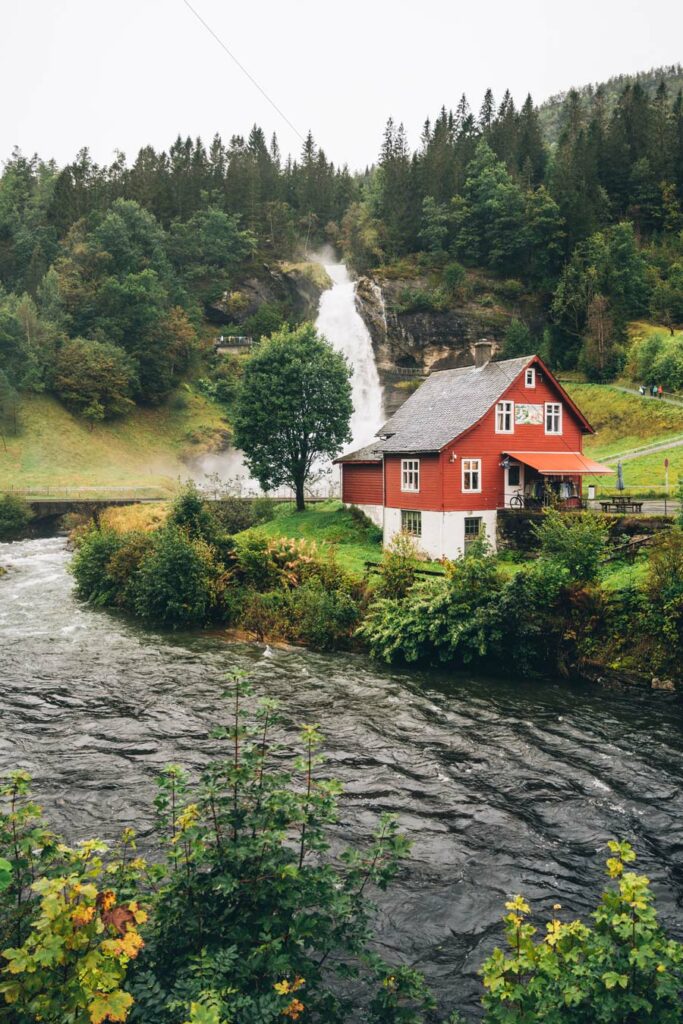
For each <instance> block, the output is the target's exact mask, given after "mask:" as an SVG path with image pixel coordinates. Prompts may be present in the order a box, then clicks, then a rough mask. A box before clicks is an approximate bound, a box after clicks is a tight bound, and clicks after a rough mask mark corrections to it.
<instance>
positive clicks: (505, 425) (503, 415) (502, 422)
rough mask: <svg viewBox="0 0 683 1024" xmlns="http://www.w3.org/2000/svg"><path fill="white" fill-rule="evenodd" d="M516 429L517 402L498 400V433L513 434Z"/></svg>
mask: <svg viewBox="0 0 683 1024" xmlns="http://www.w3.org/2000/svg"><path fill="white" fill-rule="evenodd" d="M514 429H515V403H514V402H498V404H497V406H496V433H497V434H512V433H513V432H514Z"/></svg>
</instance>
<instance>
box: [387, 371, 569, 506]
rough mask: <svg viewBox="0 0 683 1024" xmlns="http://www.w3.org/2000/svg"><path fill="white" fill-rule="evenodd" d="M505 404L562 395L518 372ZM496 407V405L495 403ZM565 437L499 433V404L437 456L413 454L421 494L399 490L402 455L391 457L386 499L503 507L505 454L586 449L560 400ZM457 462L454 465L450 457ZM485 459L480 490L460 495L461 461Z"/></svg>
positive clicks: (530, 429)
mask: <svg viewBox="0 0 683 1024" xmlns="http://www.w3.org/2000/svg"><path fill="white" fill-rule="evenodd" d="M500 400H501V401H511V402H515V403H523V404H528V405H545V403H546V402H557V401H561V397H560V394H559V392H558V391H557V390H556V389H555V387H554V386H553V384H552V383H551V382H549V381H547V380H543V381H538V379H537V381H536V387H534V388H527V387H526V386H525V384H524V373H522V374H520V376H519V377H518V378H517V380H516V381H514V382H513V383H512V384H511V385H510V387H509V388H508V390H507V391H506V392H505V393H504V394H503V395H501V397H500ZM496 404H497V403H496ZM562 406H563V412H562V433H561V434H546V433H545V409H544V422H543V423H542V424H540V425H532V424H524V425H522V424H517V423H516V424H515V426H514V431H513V433H511V434H497V433H496V420H495V417H496V410H495V405H494V407H493V408H492V409H490V410H489V412H487V413H486V415H485V416H484V418H483V419H482V420H481V421H480V422H479V423H477V424H476V425H475V426H473V427H470V429H469V430H467V431H465V433H464V434H462V435H461V436H460V438H455V440H454V441H453V442H452V443H451V444H448V445H446V447H445V448H444V449H443V451H442V452H441V453H440V454H439V455H434V454H432V455H424V454H423V455H419V456H418V455H410V456H409V457H410V458H418V457H419V459H420V490H419V492H417V493H415V492H412V491H411V492H402V491H401V456H400V455H387V456H386V458H385V462H386V470H385V473H386V499H385V504H386V505H387V507H389V508H405V509H411V508H414V509H424V510H425V511H447V512H451V511H464V512H467V511H470V510H471V511H475V510H477V511H478V510H483V509H495V508H500V507H502V506H503V504H504V485H505V478H504V470H503V469H502V468H501V465H500V462H501V459H502V457H503V452H505V451H548V452H552V451H572V452H580V451H582V450H583V431H582V428H581V424H580V423H579V420H578V419H577V417H576V416H575V414H574V412H573V411H572V410H571V408H570V407H569V406H568V405H567V404H566V402H562ZM452 453H455V455H456V459H455V461H454V462H451V461H450V460H451V455H452ZM468 458H472V459H481V491H480V492H466V493H463V491H462V462H463V459H468Z"/></svg>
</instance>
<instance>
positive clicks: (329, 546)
mask: <svg viewBox="0 0 683 1024" xmlns="http://www.w3.org/2000/svg"><path fill="white" fill-rule="evenodd" d="M245 532H246V533H248V534H256V535H258V536H261V537H291V538H293V539H294V540H301V539H303V540H307V541H314V542H315V544H316V545H317V547H318V550H319V551H320V553H321V554H323V555H324V554H329V555H331V556H332V557H333V558H335V559H336V561H338V562H339V564H340V565H341V566H343V568H345V569H347V570H349V571H350V572H353V573H356V574H358V573H363V572H365V562H378V561H379V560H380V558H381V557H382V544H381V540H380V539H379V531H377V530H376V529H375V528H373V527H366V526H365V525H363V524H362V523H359V522H358V520H357V519H355V518H354V516H353V515H352V513H351V512H350V511H349V510H348V509H346V508H344V506H343V505H342V503H341V502H340V501H325V502H318V503H316V504H315V505H309V506H308V508H307V509H306V511H305V512H297V511H296V509H295V507H294V505H293V504H282V505H279V506H278V509H277V513H276V516H275V518H274V519H272V520H271V521H270V522H268V523H262V524H261V525H260V526H254V527H252V528H251V530H247V531H245Z"/></svg>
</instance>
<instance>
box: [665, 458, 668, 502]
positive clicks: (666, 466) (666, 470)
mask: <svg viewBox="0 0 683 1024" xmlns="http://www.w3.org/2000/svg"><path fill="white" fill-rule="evenodd" d="M664 489H665V491H666V493H667V494H668V493H669V460H668V459H664Z"/></svg>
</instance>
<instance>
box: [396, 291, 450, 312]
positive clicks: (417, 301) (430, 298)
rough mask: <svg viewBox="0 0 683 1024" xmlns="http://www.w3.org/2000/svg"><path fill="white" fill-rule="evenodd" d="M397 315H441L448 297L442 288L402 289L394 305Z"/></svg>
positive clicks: (445, 307) (446, 306)
mask: <svg viewBox="0 0 683 1024" xmlns="http://www.w3.org/2000/svg"><path fill="white" fill-rule="evenodd" d="M394 308H395V311H396V312H397V313H441V312H443V310H445V309H447V308H448V296H447V295H446V293H445V291H444V290H443V289H441V288H402V289H401V291H400V292H399V295H398V300H397V302H396V303H395V304H394Z"/></svg>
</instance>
